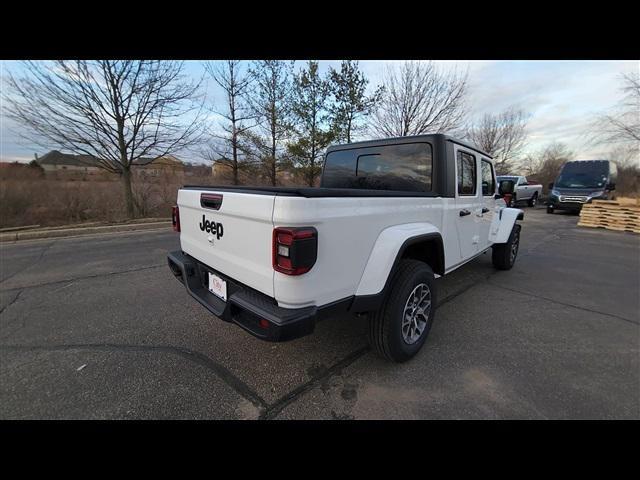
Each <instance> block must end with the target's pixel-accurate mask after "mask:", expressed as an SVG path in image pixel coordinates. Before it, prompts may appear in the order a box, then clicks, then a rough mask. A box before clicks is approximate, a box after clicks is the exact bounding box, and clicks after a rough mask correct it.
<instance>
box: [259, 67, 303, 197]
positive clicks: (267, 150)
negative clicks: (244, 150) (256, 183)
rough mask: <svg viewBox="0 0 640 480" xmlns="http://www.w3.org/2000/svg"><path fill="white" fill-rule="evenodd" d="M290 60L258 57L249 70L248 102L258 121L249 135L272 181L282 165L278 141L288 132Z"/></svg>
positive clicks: (265, 171) (289, 128) (274, 183)
mask: <svg viewBox="0 0 640 480" xmlns="http://www.w3.org/2000/svg"><path fill="white" fill-rule="evenodd" d="M292 70H293V62H285V61H282V60H261V61H257V62H254V63H253V66H252V68H251V74H252V76H253V78H254V81H255V89H254V90H253V91H252V92H251V99H250V105H251V108H252V110H253V113H254V115H255V117H256V119H257V121H258V128H257V131H258V133H257V134H256V135H254V137H253V144H254V148H255V149H256V151H257V152H258V155H259V157H260V163H261V166H262V170H263V172H264V175H265V176H266V177H267V179H268V180H269V183H271V185H276V183H277V175H278V171H279V170H280V169H281V168H282V167H283V159H282V158H281V155H280V154H279V153H280V151H281V150H282V142H283V141H284V140H285V139H286V138H287V137H288V136H289V135H290V133H291V129H292V126H291V121H290V120H291V119H290V117H291V102H290V100H291V88H292V85H291V75H292Z"/></svg>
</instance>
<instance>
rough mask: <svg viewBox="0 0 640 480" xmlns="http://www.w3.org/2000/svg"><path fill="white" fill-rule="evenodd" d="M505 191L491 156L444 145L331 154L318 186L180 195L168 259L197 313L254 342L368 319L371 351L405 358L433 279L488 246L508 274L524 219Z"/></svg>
mask: <svg viewBox="0 0 640 480" xmlns="http://www.w3.org/2000/svg"><path fill="white" fill-rule="evenodd" d="M506 185H507V186H506V187H505V189H510V188H511V186H512V184H510V183H509V182H506ZM505 193H511V192H510V191H507V192H501V193H497V192H496V176H495V172H494V168H493V165H492V161H491V157H490V156H489V155H487V154H486V153H484V152H482V151H480V150H478V149H477V148H475V147H473V146H471V145H468V144H465V143H463V142H461V141H458V140H455V139H453V138H450V137H448V136H445V135H439V134H438V135H421V136H415V137H402V138H391V139H385V140H377V141H366V142H359V143H351V144H347V145H339V146H332V147H329V148H328V149H327V153H326V155H325V163H324V169H323V172H322V178H321V186H320V188H284V187H280V188H276V187H240V186H238V187H229V186H225V187H204V186H185V187H183V188H181V189H180V190H179V191H178V201H177V206H176V207H174V213H173V222H174V229H175V230H176V231H179V232H180V246H181V249H180V250H179V251H175V252H171V253H169V255H168V262H169V266H170V268H171V271H172V272H173V274H174V275H175V276H176V277H177V278H178V279H179V280H180V281H181V282H182V283H183V284H184V285H185V287H186V289H187V291H188V292H189V294H191V296H193V297H194V298H195V299H196V300H197V301H198V302H200V303H201V304H202V305H203V306H204V307H205V308H207V309H208V310H209V311H210V312H212V313H213V314H214V315H216V316H217V317H219V318H220V319H222V320H225V321H229V322H234V323H235V324H237V325H239V326H240V327H242V328H244V329H245V330H247V331H248V332H250V333H251V334H253V335H255V336H257V337H259V338H262V339H265V340H270V341H283V340H289V339H293V338H297V337H301V336H304V335H307V334H310V333H312V332H313V330H314V327H315V324H316V322H317V321H318V320H319V319H322V318H325V317H327V316H329V315H332V314H335V313H336V312H345V311H347V312H350V313H352V314H366V315H367V316H368V322H369V327H368V332H369V340H370V343H371V346H372V348H373V349H374V350H375V351H376V352H378V353H379V354H381V355H383V356H385V357H387V358H388V359H390V360H392V361H397V362H402V361H405V360H408V359H409V358H411V357H412V356H414V355H415V354H416V353H417V352H418V351H419V350H420V348H421V347H422V345H423V344H424V342H425V340H426V338H427V335H428V334H429V330H430V328H431V325H432V323H433V319H434V313H435V309H436V306H437V294H436V283H435V281H434V278H435V277H436V276H442V275H445V274H448V273H450V272H451V271H453V270H455V269H456V268H458V267H460V266H461V265H463V264H464V263H466V262H468V261H470V260H471V259H473V258H475V257H477V256H478V255H480V254H482V253H483V252H485V251H487V250H488V249H490V248H491V249H492V250H493V252H492V258H493V264H494V266H495V267H496V268H498V269H509V268H511V267H512V266H513V264H514V261H515V259H516V255H517V253H518V245H519V239H520V225H519V224H517V223H516V220H518V219H522V218H523V212H522V211H521V210H518V209H514V208H507V207H506V206H505V203H504V201H503V200H499V201H497V199H499V198H501V196H502V195H504V194H505Z"/></svg>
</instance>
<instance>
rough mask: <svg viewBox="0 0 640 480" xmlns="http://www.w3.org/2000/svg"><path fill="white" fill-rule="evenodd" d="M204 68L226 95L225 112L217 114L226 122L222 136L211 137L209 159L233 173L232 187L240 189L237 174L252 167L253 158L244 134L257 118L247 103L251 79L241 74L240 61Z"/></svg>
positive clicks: (220, 134)
mask: <svg viewBox="0 0 640 480" xmlns="http://www.w3.org/2000/svg"><path fill="white" fill-rule="evenodd" d="M204 66H205V69H206V71H207V72H208V73H209V75H210V76H211V78H213V80H214V82H215V83H217V84H218V86H220V88H222V91H223V92H224V108H216V109H215V110H214V111H215V113H217V114H218V115H220V116H221V117H222V118H223V122H222V123H221V125H220V128H221V129H222V133H213V134H212V138H213V141H212V142H211V144H210V146H209V152H208V154H207V155H206V156H207V157H208V159H209V160H212V161H214V162H216V163H218V164H220V165H224V166H226V167H228V168H229V169H231V172H232V179H233V184H234V185H238V183H239V175H238V174H239V172H240V170H241V169H244V168H245V167H246V166H248V165H249V163H250V160H249V158H250V157H251V152H250V150H249V147H248V144H247V142H246V141H244V140H245V133H246V132H247V131H248V130H249V129H250V128H253V127H254V126H255V125H254V122H253V121H254V119H255V114H254V112H253V111H252V109H251V108H250V106H249V104H248V102H247V99H246V96H247V93H248V92H249V89H250V86H251V75H249V74H247V72H244V71H243V70H242V65H241V63H240V61H239V60H225V61H224V62H207V63H205V65H204ZM247 122H248V123H247Z"/></svg>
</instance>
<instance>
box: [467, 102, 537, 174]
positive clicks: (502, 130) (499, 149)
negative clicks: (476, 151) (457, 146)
mask: <svg viewBox="0 0 640 480" xmlns="http://www.w3.org/2000/svg"><path fill="white" fill-rule="evenodd" d="M526 127H527V115H526V114H525V113H524V112H523V111H522V110H519V109H517V108H515V107H510V108H508V109H506V110H505V111H503V112H501V113H498V114H491V113H487V114H485V115H484V116H483V117H482V118H481V119H480V121H479V122H478V123H477V124H476V125H473V126H472V127H471V128H469V130H468V131H467V134H466V136H467V138H468V139H469V140H470V141H471V142H472V143H474V144H475V145H476V147H478V148H480V149H481V150H484V151H485V152H487V153H488V154H489V155H491V156H492V157H493V159H494V161H495V167H496V172H497V173H498V174H507V173H510V170H511V169H512V168H513V166H514V163H515V159H516V158H517V157H518V155H520V153H521V152H522V149H523V148H524V146H525V142H526V139H527V133H526Z"/></svg>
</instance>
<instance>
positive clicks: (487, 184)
mask: <svg viewBox="0 0 640 480" xmlns="http://www.w3.org/2000/svg"><path fill="white" fill-rule="evenodd" d="M480 165H481V168H482V195H484V196H485V197H486V196H489V195H493V194H494V193H496V179H495V178H494V176H493V169H492V168H491V163H490V162H488V161H486V160H482V161H481V162H480Z"/></svg>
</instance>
